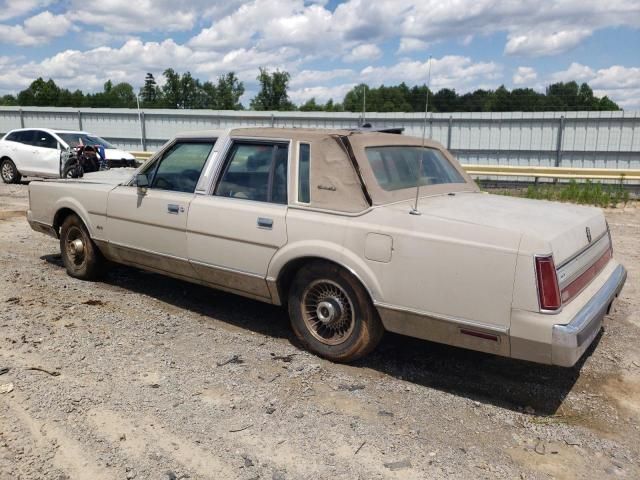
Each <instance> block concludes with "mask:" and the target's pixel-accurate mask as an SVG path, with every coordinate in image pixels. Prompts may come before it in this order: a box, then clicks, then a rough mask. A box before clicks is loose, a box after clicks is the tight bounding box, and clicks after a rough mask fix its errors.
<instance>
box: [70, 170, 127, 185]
mask: <svg viewBox="0 0 640 480" xmlns="http://www.w3.org/2000/svg"><path fill="white" fill-rule="evenodd" d="M135 171H136V169H135V168H128V167H123V168H111V169H109V170H102V171H100V172H90V173H85V174H84V175H83V177H82V178H81V179H78V180H80V181H87V182H91V183H106V184H109V185H121V184H123V183H127V182H129V180H131V178H133V175H134V173H135Z"/></svg>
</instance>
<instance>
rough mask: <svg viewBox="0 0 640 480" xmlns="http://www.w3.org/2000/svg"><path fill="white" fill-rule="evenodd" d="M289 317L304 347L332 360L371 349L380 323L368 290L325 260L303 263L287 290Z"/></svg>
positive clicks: (379, 334)
mask: <svg viewBox="0 0 640 480" xmlns="http://www.w3.org/2000/svg"><path fill="white" fill-rule="evenodd" d="M288 300H289V302H288V303H289V317H290V319H291V326H292V328H293V331H294V332H295V334H296V336H297V337H298V339H299V340H300V341H301V342H302V344H303V345H304V347H305V348H306V349H308V350H309V351H311V352H313V353H315V354H317V355H319V356H321V357H324V358H326V359H328V360H331V361H334V362H342V363H346V362H351V361H353V360H357V359H358V358H361V357H363V356H365V355H366V354H367V353H369V352H371V351H372V350H373V349H374V348H375V347H376V345H378V343H379V342H380V339H381V338H382V335H383V334H384V328H383V326H382V322H381V321H380V317H379V316H378V312H377V311H376V309H375V308H374V306H373V304H372V302H371V299H370V298H369V295H368V293H367V291H366V290H365V289H364V287H363V286H362V285H361V284H360V282H359V281H358V280H357V279H356V278H355V277H354V276H353V275H351V274H350V273H349V272H347V271H346V270H344V269H342V268H341V267H339V266H337V265H334V264H331V263H328V262H313V263H309V264H307V265H305V266H303V267H302V268H301V269H300V270H299V271H298V272H297V274H296V276H295V278H294V279H293V284H292V286H291V289H290V291H289V299H288Z"/></svg>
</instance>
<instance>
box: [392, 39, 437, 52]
mask: <svg viewBox="0 0 640 480" xmlns="http://www.w3.org/2000/svg"><path fill="white" fill-rule="evenodd" d="M428 46H429V43H427V42H423V41H422V40H418V39H417V38H401V39H400V46H399V47H398V53H409V52H419V51H422V50H426V48H427V47H428Z"/></svg>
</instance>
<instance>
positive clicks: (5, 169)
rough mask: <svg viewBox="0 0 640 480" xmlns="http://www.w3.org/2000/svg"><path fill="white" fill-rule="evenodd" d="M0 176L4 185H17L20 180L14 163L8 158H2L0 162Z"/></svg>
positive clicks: (20, 176)
mask: <svg viewBox="0 0 640 480" xmlns="http://www.w3.org/2000/svg"><path fill="white" fill-rule="evenodd" d="M0 176H1V177H2V181H3V182H4V183H18V182H19V181H20V180H21V179H22V175H20V172H18V169H17V168H16V165H15V163H13V162H12V161H11V159H9V158H3V159H2V161H0Z"/></svg>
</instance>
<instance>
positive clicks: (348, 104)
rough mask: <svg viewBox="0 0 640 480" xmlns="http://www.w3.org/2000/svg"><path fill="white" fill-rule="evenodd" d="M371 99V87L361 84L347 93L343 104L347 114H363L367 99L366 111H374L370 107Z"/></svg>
mask: <svg viewBox="0 0 640 480" xmlns="http://www.w3.org/2000/svg"><path fill="white" fill-rule="evenodd" d="M370 97H371V89H370V88H369V85H366V84H364V83H361V84H360V85H356V86H355V87H353V88H352V89H351V90H349V91H348V92H347V94H346V95H345V96H344V100H343V101H342V104H343V105H344V109H345V111H347V112H361V111H362V108H363V105H364V103H365V99H366V102H367V106H366V108H365V109H366V111H373V110H371V109H370V108H369V106H368V105H369V99H370Z"/></svg>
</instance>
